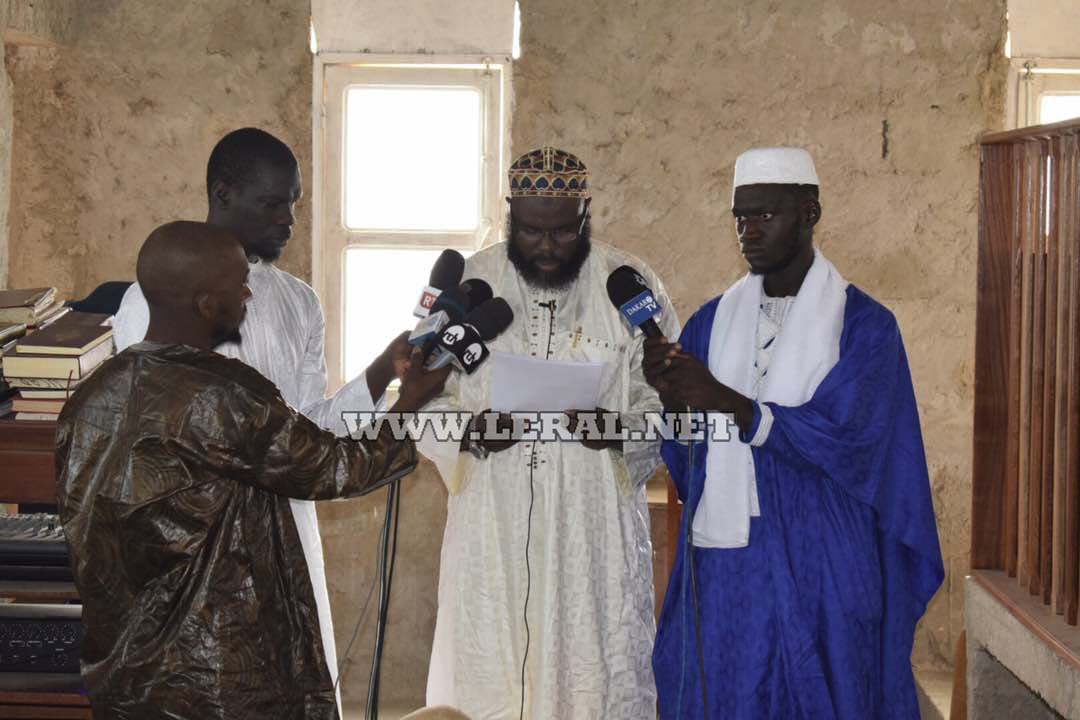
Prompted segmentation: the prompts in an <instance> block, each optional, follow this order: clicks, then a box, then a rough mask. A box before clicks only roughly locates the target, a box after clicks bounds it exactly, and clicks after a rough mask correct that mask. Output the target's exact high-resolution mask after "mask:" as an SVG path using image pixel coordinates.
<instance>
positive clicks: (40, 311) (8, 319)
mask: <svg viewBox="0 0 1080 720" xmlns="http://www.w3.org/2000/svg"><path fill="white" fill-rule="evenodd" d="M68 311H69V308H67V307H65V306H64V301H63V300H62V299H60V298H59V297H57V295H56V288H54V287H48V288H25V289H22V290H0V328H4V327H6V326H9V325H25V326H27V327H29V328H35V327H45V326H46V325H48V324H49V323H50V322H52V321H54V320H57V319H58V318H60V316H62V315H64V314H65V313H67V312H68Z"/></svg>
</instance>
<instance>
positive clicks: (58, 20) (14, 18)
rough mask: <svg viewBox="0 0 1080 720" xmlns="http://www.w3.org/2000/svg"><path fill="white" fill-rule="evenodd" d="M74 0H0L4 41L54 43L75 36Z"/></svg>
mask: <svg viewBox="0 0 1080 720" xmlns="http://www.w3.org/2000/svg"><path fill="white" fill-rule="evenodd" d="M78 9H79V2H78V0H0V30H2V31H3V35H4V41H5V42H15V43H20V44H22V43H30V44H36V45H55V44H62V43H67V42H70V41H71V40H72V39H73V38H74V37H75V28H76V26H77V19H78Z"/></svg>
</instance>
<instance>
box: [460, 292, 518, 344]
mask: <svg viewBox="0 0 1080 720" xmlns="http://www.w3.org/2000/svg"><path fill="white" fill-rule="evenodd" d="M513 321H514V311H513V310H511V309H510V304H509V303H508V302H506V301H505V300H503V299H502V298H501V297H497V298H491V299H490V300H487V301H486V302H484V303H481V305H480V306H479V307H477V308H476V309H475V310H473V311H472V312H471V313H469V316H468V317H467V318H465V322H466V323H468V324H469V325H472V326H473V327H474V328H476V332H478V333H479V334H480V338H481V339H482V340H485V341H486V340H492V339H494V338H495V337H497V336H498V334H499V333H501V332H502V331H503V330H505V329H506V328H508V327H510V323H512V322H513Z"/></svg>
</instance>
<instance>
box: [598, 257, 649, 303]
mask: <svg viewBox="0 0 1080 720" xmlns="http://www.w3.org/2000/svg"><path fill="white" fill-rule="evenodd" d="M648 289H649V286H648V285H646V284H645V283H644V282H642V279H641V274H640V273H638V271H637V270H635V269H634V268H632V267H630V266H629V265H623V266H621V267H617V268H615V269H614V270H612V271H611V274H610V275H608V279H607V294H608V298H609V299H610V300H611V302H612V304H613V305H615V307H622V306H623V304H625V303H626V302H628V301H629V300H631V299H632V298H634V297H636V296H637V295H640V294H641V293H643V292H645V291H646V290H648Z"/></svg>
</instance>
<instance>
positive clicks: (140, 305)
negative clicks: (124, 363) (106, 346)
mask: <svg viewBox="0 0 1080 720" xmlns="http://www.w3.org/2000/svg"><path fill="white" fill-rule="evenodd" d="M149 327H150V307H149V306H148V305H147V304H146V298H145V297H143V293H142V289H141V288H140V287H139V283H132V284H131V287H129V288H128V289H127V291H126V292H125V293H124V298H123V300H121V301H120V309H119V310H117V311H116V316H115V317H114V318H113V341H114V342H115V343H116V351H117V352H120V351H121V350H123V349H125V348H128V347H130V346H132V345H134V344H136V343H141V342H142V341H143V338H145V337H146V331H147V329H148V328H149Z"/></svg>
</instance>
